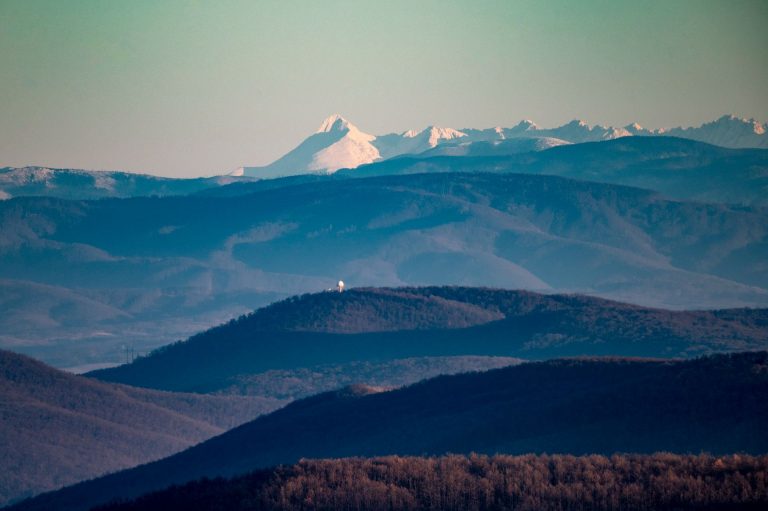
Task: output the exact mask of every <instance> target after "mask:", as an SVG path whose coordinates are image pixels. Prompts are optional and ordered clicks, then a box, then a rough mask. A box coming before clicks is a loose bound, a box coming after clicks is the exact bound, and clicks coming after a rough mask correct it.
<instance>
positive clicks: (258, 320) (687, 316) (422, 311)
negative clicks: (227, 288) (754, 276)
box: [89, 287, 768, 392]
mask: <svg viewBox="0 0 768 511" xmlns="http://www.w3.org/2000/svg"><path fill="white" fill-rule="evenodd" d="M767 321H768V309H758V310H751V309H736V310H725V311H712V312H710V311H696V312H673V311H667V310H661V309H648V308H643V307H638V306H633V305H627V304H622V303H618V302H611V301H607V300H602V299H599V298H590V297H584V296H563V295H540V294H536V293H530V292H524V291H503V290H492V289H473V288H452V287H450V288H435V287H429V288H405V289H394V290H393V289H352V290H350V291H345V292H344V293H335V292H333V293H320V294H315V295H305V296H302V297H296V298H292V299H289V300H286V301H283V302H279V303H275V304H273V305H270V306H269V307H265V308H263V309H260V310H258V311H256V312H254V313H253V314H250V315H248V316H243V317H241V318H239V319H237V320H234V321H232V322H230V323H227V324H225V325H221V326H219V327H216V328H213V329H211V330H208V331H206V332H203V333H201V334H198V335H195V336H193V337H191V338H190V339H189V340H187V341H186V342H179V343H175V344H173V345H169V346H166V347H163V348H162V349H160V350H158V351H157V352H155V353H152V354H150V355H149V356H147V357H143V358H140V359H138V360H136V361H134V362H133V363H132V364H128V365H123V366H119V367H115V368H111V369H103V370H98V371H94V372H92V373H89V375H90V376H93V377H95V378H99V379H102V380H106V381H114V382H120V383H127V384H130V385H136V386H141V387H150V388H159V389H168V390H184V391H195V392H201V391H202V392H211V391H217V390H221V389H223V388H227V387H229V386H230V385H232V380H233V379H237V377H238V375H249V374H251V375H253V374H259V373H263V372H265V371H274V370H296V369H299V368H306V367H312V366H316V365H320V364H348V363H350V362H354V361H358V362H360V361H367V362H376V363H381V362H384V361H389V360H396V359H402V358H406V357H425V356H427V357H436V356H437V357H441V356H442V357H445V356H459V355H482V356H512V357H520V358H524V359H542V358H551V357H558V356H576V355H622V356H646V357H648V356H652V357H661V356H663V357H669V356H691V355H695V354H697V353H698V354H700V353H707V352H713V351H733V350H744V349H753V350H754V349H766V348H768V344H766V339H768V322H767ZM169 368H173V371H170V369H169ZM369 382H370V381H369Z"/></svg>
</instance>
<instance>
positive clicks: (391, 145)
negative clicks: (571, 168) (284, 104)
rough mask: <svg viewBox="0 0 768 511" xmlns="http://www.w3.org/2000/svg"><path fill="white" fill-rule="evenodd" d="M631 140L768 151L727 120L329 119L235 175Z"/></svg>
mask: <svg viewBox="0 0 768 511" xmlns="http://www.w3.org/2000/svg"><path fill="white" fill-rule="evenodd" d="M631 136H646V137H652V136H672V137H681V138H686V139H692V140H698V141H701V142H707V143H710V144H714V145H718V146H723V147H730V148H768V135H767V134H766V125H764V124H761V123H759V122H757V121H755V120H754V119H749V120H747V119H740V118H737V117H735V116H732V115H731V116H729V115H724V116H722V117H720V118H719V119H717V120H715V121H712V122H709V123H705V124H702V125H701V126H699V127H698V128H694V127H689V128H672V129H645V128H643V127H641V126H640V125H639V124H637V123H635V124H630V125H628V126H626V127H624V128H613V127H605V126H600V125H597V126H589V125H588V124H587V123H585V122H583V121H578V120H574V121H571V122H569V123H567V124H564V125H563V126H560V127H557V128H551V129H544V128H539V127H538V126H536V124H535V123H533V122H532V121H529V120H525V121H521V122H520V123H519V124H518V125H516V126H514V127H512V128H501V127H496V128H489V129H462V130H456V129H453V128H442V127H437V126H429V127H427V128H425V129H424V130H421V131H417V130H408V131H405V132H403V133H399V134H398V133H391V134H388V135H381V136H375V135H371V134H369V133H365V132H363V131H361V130H360V129H359V128H358V127H357V126H355V125H354V124H352V123H351V122H349V121H348V120H346V119H345V118H343V117H342V116H340V115H338V114H334V115H332V116H330V117H328V118H327V119H326V120H325V121H323V123H322V124H321V126H320V128H319V129H318V131H317V132H316V133H315V134H314V135H311V136H310V137H309V138H307V139H306V140H304V141H303V142H302V143H301V144H299V145H298V146H297V147H296V148H295V149H293V150H292V151H290V152H289V153H287V154H286V155H285V156H283V157H281V158H279V159H278V160H276V161H274V162H273V163H271V164H269V165H266V166H263V167H241V168H239V169H237V170H236V171H235V172H233V175H246V176H254V177H261V178H273V177H281V176H288V175H295V174H305V173H317V172H324V173H333V172H335V171H337V170H339V169H341V168H356V167H358V166H360V165H363V164H366V163H372V162H375V161H378V160H382V159H388V158H392V157H394V156H400V155H404V154H418V153H423V152H425V151H430V150H434V148H436V147H438V146H440V145H443V144H446V143H448V144H451V145H455V144H456V143H457V142H458V143H463V144H471V143H473V142H486V143H487V142H500V141H506V140H509V139H517V138H520V139H524V140H526V139H532V140H531V141H529V142H526V143H524V144H520V145H513V144H509V143H506V144H505V145H504V148H505V150H506V151H507V152H508V153H510V152H524V151H537V150H541V149H546V148H548V147H552V146H554V145H560V144H564V143H575V144H578V143H583V142H596V141H603V140H612V139H616V138H620V137H631Z"/></svg>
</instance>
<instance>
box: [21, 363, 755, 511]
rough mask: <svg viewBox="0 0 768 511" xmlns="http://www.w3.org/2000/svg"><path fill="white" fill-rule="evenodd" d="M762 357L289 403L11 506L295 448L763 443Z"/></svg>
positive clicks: (132, 486)
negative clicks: (137, 463)
mask: <svg viewBox="0 0 768 511" xmlns="http://www.w3.org/2000/svg"><path fill="white" fill-rule="evenodd" d="M767 364H768V354H766V353H765V352H760V353H747V354H734V355H718V356H713V357H710V358H704V359H696V360H690V361H648V360H645V361H642V360H627V359H603V360H600V359H597V360H594V359H592V360H590V359H582V360H555V361H550V362H543V363H529V364H522V365H519V366H515V367H510V368H504V369H498V370H494V371H488V372H484V373H474V374H463V375H456V376H443V377H439V378H435V379H432V380H428V381H425V382H422V383H419V384H416V385H413V386H410V387H406V388H403V389H399V390H395V391H390V392H380V391H378V390H377V389H373V388H370V387H353V388H349V389H346V390H344V391H342V392H333V393H328V394H321V395H318V396H315V397H312V398H307V399H305V400H301V401H297V402H295V403H292V404H291V405H288V406H286V407H285V408H283V409H281V410H278V411H276V412H274V413H272V414H270V415H267V416H263V417H260V418H258V419H256V420H255V421H253V422H250V423H247V424H244V425H243V426H240V427H238V428H236V429H234V430H231V431H229V432H227V433H225V434H223V435H220V436H218V437H216V438H213V439H211V440H209V441H207V442H205V443H203V444H200V445H198V446H195V447H193V448H191V449H189V450H187V451H184V452H182V453H179V454H177V455H175V456H172V457H169V458H166V459H164V460H162V461H159V462H156V463H152V464H148V465H144V466H141V467H137V468H135V469H132V470H128V471H124V472H120V473H117V474H114V475H110V476H106V477H103V478H100V479H97V480H94V481H89V482H85V483H81V484H78V485H75V486H72V487H69V488H66V489H64V490H62V491H59V492H55V493H51V494H45V495H42V496H40V497H38V498H36V499H33V500H31V501H27V502H25V503H22V504H20V505H19V506H16V507H13V508H11V509H14V510H19V511H20V510H30V511H31V510H38V509H39V510H43V509H46V510H47V509H57V510H59V511H70V510H72V511H74V510H83V509H89V508H90V507H91V506H94V505H97V504H101V503H105V502H107V501H110V500H113V499H116V498H117V499H119V498H131V497H136V496H138V495H140V494H143V493H146V492H148V491H152V490H158V489H161V488H164V487H167V486H169V485H171V484H179V483H183V482H186V481H191V480H194V479H199V478H201V477H213V476H233V475H237V474H243V473H246V472H249V471H252V470H254V469H257V468H262V467H269V466H274V465H277V464H290V463H295V462H296V461H297V460H299V459H300V458H338V457H347V456H380V455H387V454H401V455H402V454H418V455H424V454H426V455H436V454H443V453H447V452H451V453H456V454H460V453H470V452H477V453H496V452H504V453H508V454H515V453H529V452H533V453H541V452H548V453H558V452H567V453H571V454H584V453H589V454H592V453H606V454H611V453H614V452H635V453H648V452H656V451H669V452H676V453H699V452H702V451H705V452H709V453H713V454H721V453H730V452H747V453H753V452H756V453H761V452H765V451H766V450H767V449H768V438H767V437H766V436H765V434H764V432H765V430H766V429H767V428H768V401H767V400H766V396H768V371H766V366H767Z"/></svg>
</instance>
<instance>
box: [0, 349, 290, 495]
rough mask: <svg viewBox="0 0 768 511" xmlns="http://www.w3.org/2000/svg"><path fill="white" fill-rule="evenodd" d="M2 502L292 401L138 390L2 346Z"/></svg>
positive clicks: (147, 456) (181, 444) (142, 459)
mask: <svg viewBox="0 0 768 511" xmlns="http://www.w3.org/2000/svg"><path fill="white" fill-rule="evenodd" d="M0 401H2V403H1V404H0V418H1V420H0V452H2V456H0V506H2V505H4V504H8V503H9V502H10V501H13V500H18V499H21V498H24V497H28V496H30V495H34V494H37V493H40V492H43V491H48V490H53V489H56V488H60V487H62V486H66V485H68V484H73V483H76V482H78V481H82V480H84V479H90V478H93V477H96V476H100V475H103V474H106V473H109V472H114V471H116V470H120V469H123V468H127V467H133V466H135V465H138V464H141V463H146V462H148V461H151V460H156V459H159V458H162V457H164V456H168V455H169V454H173V453H174V452H178V451H180V450H182V449H184V448H187V447H189V446H191V445H194V444H196V443H198V442H201V441H203V440H205V439H207V438H210V437H212V436H214V435H218V434H220V433H223V432H224V431H226V430H228V429H230V428H232V427H235V426H237V425H239V424H242V423H243V422H246V421H249V420H252V419H253V418H255V417H256V416H257V415H259V414H261V413H264V412H270V411H272V410H274V409H276V408H278V407H279V406H281V405H282V404H283V403H284V402H285V401H281V400H277V399H268V398H259V397H238V396H204V395H198V394H178V393H169V392H157V391H153V390H146V389H137V388H133V387H127V386H123V385H115V384H109V383H102V382H99V381H96V380H94V379H88V378H84V377H81V376H74V375H71V374H67V373H64V372H61V371H58V370H56V369H53V368H51V367H48V366H46V365H44V364H42V363H40V362H37V361H35V360H33V359H30V358H28V357H25V356H23V355H17V354H14V353H11V352H8V351H0Z"/></svg>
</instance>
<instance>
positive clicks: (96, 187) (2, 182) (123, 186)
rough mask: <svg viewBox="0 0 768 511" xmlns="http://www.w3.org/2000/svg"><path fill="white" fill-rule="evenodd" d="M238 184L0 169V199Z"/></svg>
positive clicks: (160, 192)
mask: <svg viewBox="0 0 768 511" xmlns="http://www.w3.org/2000/svg"><path fill="white" fill-rule="evenodd" d="M238 181H249V179H248V178H237V177H232V176H216V177H207V178H202V177H201V178H191V179H175V178H165V177H158V176H151V175H147V174H133V173H129V172H116V171H103V170H79V169H51V168H47V167H19V168H15V167H5V168H0V200H6V199H10V198H12V197H19V196H38V197H39V196H44V197H60V198H63V199H101V198H105V197H117V198H120V197H138V196H151V195H157V196H167V195H185V194H188V193H194V192H197V191H200V190H205V189H208V188H214V187H219V186H223V185H227V184H230V183H233V182H238Z"/></svg>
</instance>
